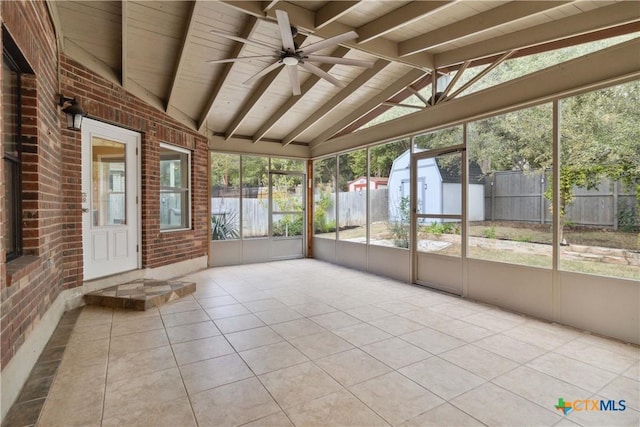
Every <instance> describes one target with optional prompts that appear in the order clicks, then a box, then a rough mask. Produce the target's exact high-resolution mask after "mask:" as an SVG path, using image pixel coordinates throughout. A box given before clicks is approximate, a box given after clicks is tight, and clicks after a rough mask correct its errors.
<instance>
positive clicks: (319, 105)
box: [49, 0, 640, 150]
mask: <svg viewBox="0 0 640 427" xmlns="http://www.w3.org/2000/svg"><path fill="white" fill-rule="evenodd" d="M49 6H50V11H51V15H52V17H53V20H54V22H55V24H56V28H57V31H58V40H59V44H60V48H61V49H62V51H63V52H64V53H65V54H66V55H68V56H69V57H71V58H73V59H74V60H76V61H78V62H80V63H82V64H83V65H85V66H87V67H89V68H91V69H93V70H94V71H95V72H97V73H99V74H100V75H102V76H104V77H107V78H109V79H111V80H112V81H113V82H115V83H117V84H120V85H122V86H123V87H124V88H125V89H126V90H128V91H129V92H131V93H132V94H134V95H136V96H138V97H140V98H142V99H143V100H145V101H146V102H148V103H149V104H150V105H152V106H155V107H156V108H158V109H161V110H163V111H166V112H167V114H169V115H170V116H172V117H174V118H175V119H177V120H179V121H180V122H182V123H184V124H185V125H187V126H189V127H190V128H192V129H195V130H198V131H199V132H202V133H203V134H205V135H207V136H209V137H215V138H218V139H221V138H222V139H224V140H226V141H228V144H229V147H230V148H229V149H230V150H232V149H233V148H232V144H233V143H234V141H238V140H243V141H252V142H254V143H256V146H257V145H259V144H265V143H270V144H269V145H273V144H274V143H275V144H281V145H282V146H287V145H289V144H292V145H303V146H309V147H311V148H313V147H314V146H317V145H319V144H326V143H327V141H329V142H330V140H331V138H332V137H334V136H336V135H341V134H345V133H347V132H351V131H353V130H356V129H357V128H358V127H359V126H361V125H362V124H363V123H364V122H366V121H368V120H371V119H372V118H373V117H375V116H376V115H378V114H380V113H382V112H384V111H385V110H386V109H388V108H391V107H392V106H394V105H397V104H400V103H402V101H403V100H404V99H406V98H408V97H410V96H419V98H420V99H421V102H422V103H423V105H419V106H418V107H420V108H429V107H430V103H429V99H427V97H426V96H424V93H425V90H427V91H430V89H425V88H430V87H433V86H434V85H432V82H433V81H434V80H435V77H436V76H440V75H444V74H447V73H450V72H451V71H454V70H464V69H467V68H470V67H473V66H474V65H479V64H498V63H499V62H500V61H502V60H504V59H505V58H507V57H511V58H513V57H516V56H522V55H526V54H530V53H535V52H540V51H544V50H549V49H555V48H557V47H562V46H569V45H573V44H578V43H582V42H585V41H589V40H595V39H600V38H605V37H610V36H613V35H618V34H627V33H631V32H636V31H639V30H640V5H639V3H637V2H635V1H621V2H616V1H586V0H581V1H512V2H506V1H456V0H454V1H370V0H367V1H279V0H274V1H209V0H207V1H205V0H198V1H128V0H125V1H88V0H87V1H49ZM276 10H283V11H286V12H287V13H288V15H289V19H290V21H291V23H292V25H295V26H296V27H297V28H298V33H299V34H298V36H297V39H296V41H297V42H298V43H300V46H301V47H302V48H304V47H305V46H308V45H310V44H312V43H315V42H318V41H320V40H323V39H326V38H329V37H333V36H336V35H338V34H342V33H345V32H347V31H355V32H356V33H357V34H358V37H357V38H356V39H354V40H352V41H347V42H344V43H343V44H342V45H340V46H336V47H333V48H329V49H324V50H321V51H319V52H317V54H321V55H332V56H336V57H344V58H350V59H359V60H367V61H372V62H374V65H373V67H371V68H358V67H354V66H349V65H339V64H338V65H331V64H324V65H323V66H322V69H323V70H324V71H327V72H329V73H330V74H331V75H333V76H334V77H336V78H337V79H338V80H339V81H340V82H342V84H343V85H344V87H343V88H339V87H337V86H335V85H332V84H331V83H329V82H327V81H326V80H323V79H321V78H318V77H317V76H316V75H315V74H312V73H309V72H307V71H306V70H303V69H301V70H300V84H301V92H302V93H301V95H298V96H294V95H293V94H292V88H291V83H290V80H289V75H288V73H287V72H286V71H285V67H279V68H277V69H275V70H273V71H272V72H270V73H268V74H266V75H265V76H264V77H262V78H260V79H257V80H256V81H255V82H253V83H252V84H250V85H246V84H244V82H245V81H246V80H247V79H249V78H250V77H251V76H253V75H254V74H256V73H258V72H259V71H260V70H262V69H263V68H265V67H266V66H268V65H269V64H271V63H272V62H273V60H272V59H255V60H251V61H242V62H235V63H211V62H209V61H212V60H220V59H226V58H235V57H242V56H255V55H269V54H272V52H265V49H264V48H261V47H260V46H257V45H247V44H245V43H242V42H239V41H235V40H232V39H230V38H227V37H222V36H220V35H219V34H218V33H220V32H222V33H225V34H229V35H234V36H239V37H242V38H246V39H249V40H253V41H256V42H261V43H265V44H268V45H273V46H281V45H282V43H281V41H280V36H279V32H278V24H277V22H276ZM212 30H215V32H217V33H212ZM458 74H460V73H458ZM454 83H455V82H453V81H452V82H451V83H450V85H449V87H448V88H445V89H444V91H445V92H446V95H447V96H446V97H443V98H442V99H441V100H440V101H438V102H446V101H447V100H448V99H452V98H454V97H455V96H456V95H457V94H456V91H450V88H451V87H452V86H453V84H454ZM420 91H422V92H420ZM416 93H418V95H416ZM420 93H422V94H420Z"/></svg>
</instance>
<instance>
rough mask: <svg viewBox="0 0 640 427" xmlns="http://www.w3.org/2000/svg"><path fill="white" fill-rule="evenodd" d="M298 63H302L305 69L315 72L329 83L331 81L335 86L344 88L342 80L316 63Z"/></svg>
mask: <svg viewBox="0 0 640 427" xmlns="http://www.w3.org/2000/svg"><path fill="white" fill-rule="evenodd" d="M298 65H300V66H301V67H302V68H304V69H305V70H307V71H309V72H311V73H313V74H315V75H316V76H318V77H321V78H323V79H325V80H326V81H328V82H329V83H331V84H333V85H335V86H338V87H339V88H341V89H342V88H344V83H342V82H341V81H340V80H338V79H336V78H335V77H333V76H332V75H331V74H329V73H326V72H324V71H323V70H321V69H320V68H318V67H316V66H315V65H313V64H310V63H309V62H301V63H299V64H298Z"/></svg>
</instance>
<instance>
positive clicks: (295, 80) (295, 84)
mask: <svg viewBox="0 0 640 427" xmlns="http://www.w3.org/2000/svg"><path fill="white" fill-rule="evenodd" d="M286 67H287V71H288V72H289V80H291V88H292V89H293V95H294V96H297V95H300V94H301V93H302V92H301V91H300V76H299V75H298V67H297V66H295V65H287V66H286Z"/></svg>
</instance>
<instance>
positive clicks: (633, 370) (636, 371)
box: [623, 362, 640, 380]
mask: <svg viewBox="0 0 640 427" xmlns="http://www.w3.org/2000/svg"><path fill="white" fill-rule="evenodd" d="M623 375H624V376H625V377H627V378H631V379H632V380H635V379H637V378H640V362H638V363H635V364H634V365H633V366H632V367H630V368H629V369H627V370H626V371H625V372H624V374H623Z"/></svg>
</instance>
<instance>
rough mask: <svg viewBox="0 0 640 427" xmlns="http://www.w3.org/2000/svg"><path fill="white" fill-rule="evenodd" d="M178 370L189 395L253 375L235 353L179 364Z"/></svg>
mask: <svg viewBox="0 0 640 427" xmlns="http://www.w3.org/2000/svg"><path fill="white" fill-rule="evenodd" d="M180 372H181V373H182V379H183V381H184V385H185V386H186V387H187V392H188V393H189V395H190V396H193V395H194V394H196V393H199V392H201V391H204V390H208V389H210V388H214V387H219V386H221V385H224V384H229V383H232V382H235V381H239V380H243V379H246V378H251V377H253V372H251V370H250V369H249V367H247V365H246V364H245V363H244V361H243V360H242V359H241V358H240V356H238V355H237V354H229V355H226V356H221V357H216V358H215V359H207V360H203V361H200V362H195V363H190V364H188V365H184V366H180Z"/></svg>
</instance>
